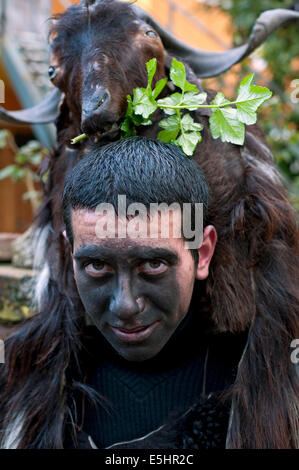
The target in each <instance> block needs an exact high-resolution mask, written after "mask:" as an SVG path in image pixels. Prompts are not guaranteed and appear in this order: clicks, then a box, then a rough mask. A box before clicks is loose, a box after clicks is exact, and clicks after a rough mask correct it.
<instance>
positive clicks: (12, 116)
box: [0, 88, 62, 124]
mask: <svg viewBox="0 0 299 470" xmlns="http://www.w3.org/2000/svg"><path fill="white" fill-rule="evenodd" d="M61 95H62V93H61V91H60V90H58V88H55V90H53V91H52V93H51V94H50V95H48V96H47V97H46V98H45V99H44V100H43V101H41V102H40V103H39V104H37V105H36V106H33V107H32V108H27V109H22V110H20V111H7V110H6V109H4V108H2V106H0V120H1V121H5V122H10V123H12V124H47V123H49V122H53V121H55V120H56V118H57V117H58V107H59V103H60V99H61Z"/></svg>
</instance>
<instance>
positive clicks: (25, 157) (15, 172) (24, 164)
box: [0, 129, 48, 213]
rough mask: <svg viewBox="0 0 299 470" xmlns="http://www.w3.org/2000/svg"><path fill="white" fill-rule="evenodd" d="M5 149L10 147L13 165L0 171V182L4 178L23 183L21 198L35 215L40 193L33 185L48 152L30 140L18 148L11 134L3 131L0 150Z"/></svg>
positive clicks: (37, 180)
mask: <svg viewBox="0 0 299 470" xmlns="http://www.w3.org/2000/svg"><path fill="white" fill-rule="evenodd" d="M5 147H10V148H11V149H12V150H13V151H14V153H15V163H13V164H11V165H7V166H6V167H5V168H3V169H2V170H0V181H1V180H3V179H5V178H11V179H12V180H13V181H19V180H22V181H24V183H25V185H26V188H27V191H26V192H25V193H24V194H23V198H24V199H28V200H29V201H30V203H31V206H32V209H33V212H34V213H35V212H36V211H37V209H38V206H39V204H40V202H41V191H38V190H36V189H35V186H34V183H35V182H39V181H40V178H39V176H38V175H37V169H38V167H39V166H40V164H41V162H42V159H43V158H44V157H45V155H47V154H48V150H47V149H45V148H43V147H42V146H41V144H40V143H39V142H37V141H36V140H30V141H29V142H27V143H26V144H25V145H23V146H22V147H20V148H19V147H18V146H17V145H16V143H15V140H14V136H13V134H12V133H11V132H10V131H9V130H6V129H3V130H0V149H3V148H5Z"/></svg>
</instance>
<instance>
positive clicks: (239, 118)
mask: <svg viewBox="0 0 299 470" xmlns="http://www.w3.org/2000/svg"><path fill="white" fill-rule="evenodd" d="M146 69H147V75H148V83H147V87H146V88H135V89H134V90H133V96H132V97H131V96H130V95H127V102H128V107H127V111H126V114H125V119H124V121H123V123H122V125H121V131H122V135H121V138H125V137H131V136H135V135H137V130H136V127H139V126H148V125H151V124H152V117H153V115H154V113H155V112H156V111H157V110H158V109H161V110H162V111H163V112H164V113H165V115H166V116H167V117H165V118H163V119H162V120H160V122H159V126H160V127H161V128H162V129H163V130H161V131H160V132H159V133H158V139H159V140H161V141H163V142H168V143H171V144H174V145H178V146H180V147H181V148H182V149H183V151H184V152H185V154H186V155H188V156H191V155H193V153H194V151H195V148H196V146H197V144H198V143H199V142H201V140H202V136H201V132H200V131H201V130H202V129H203V126H202V124H200V123H198V122H195V120H194V118H193V117H192V116H191V114H189V113H186V111H196V110H197V109H199V108H209V109H210V110H211V116H210V118H209V125H210V131H211V134H212V137H213V138H214V139H217V138H218V137H219V138H220V139H221V141H222V142H231V143H232V144H237V145H242V144H243V143H244V138H245V124H254V123H255V122H256V120H257V114H256V112H257V110H258V108H259V106H260V105H261V104H262V103H263V102H264V101H266V100H268V99H269V98H270V97H271V95H272V92H271V91H270V90H269V89H268V88H265V87H261V86H257V85H254V84H253V79H254V74H250V75H247V76H246V77H245V78H244V79H243V81H242V82H241V83H240V85H239V88H238V95H237V98H236V99H235V100H234V101H229V100H227V99H226V98H225V96H224V95H223V93H221V92H218V93H217V95H216V96H215V98H214V99H213V101H211V103H209V104H208V103H207V102H206V99H207V94H206V93H205V92H199V90H198V88H197V86H196V85H194V84H193V83H190V82H188V80H187V78H186V70H185V66H184V64H183V63H182V62H179V61H178V60H176V59H173V60H172V63H171V68H170V74H169V78H170V81H171V82H172V83H173V85H174V86H175V87H176V88H179V89H180V90H181V92H178V91H176V92H175V93H173V94H171V95H169V96H167V97H166V98H161V99H157V98H158V96H159V95H160V93H161V92H162V91H163V89H164V88H165V86H166V84H167V82H168V79H167V78H162V79H161V80H159V81H158V82H157V83H156V85H155V87H154V89H152V81H153V78H154V75H155V73H156V69H157V59H156V58H153V59H151V60H150V61H148V62H147V63H146ZM85 138H87V135H86V134H81V135H79V136H77V137H75V138H74V139H73V140H72V141H71V142H72V144H76V143H78V142H80V141H81V140H83V139H85Z"/></svg>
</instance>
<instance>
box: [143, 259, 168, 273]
mask: <svg viewBox="0 0 299 470" xmlns="http://www.w3.org/2000/svg"><path fill="white" fill-rule="evenodd" d="M166 270H167V265H166V264H165V263H163V261H160V260H152V261H146V262H145V263H142V265H141V266H140V271H141V272H142V273H145V274H161V273H164V272H165V271H166Z"/></svg>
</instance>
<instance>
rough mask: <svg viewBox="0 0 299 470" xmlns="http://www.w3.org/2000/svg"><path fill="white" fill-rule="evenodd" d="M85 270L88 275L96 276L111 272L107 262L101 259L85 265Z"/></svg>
mask: <svg viewBox="0 0 299 470" xmlns="http://www.w3.org/2000/svg"><path fill="white" fill-rule="evenodd" d="M85 271H86V273H87V274H89V276H93V277H97V276H104V275H105V274H108V273H112V272H113V269H112V267H111V266H109V264H107V263H104V262H103V261H94V262H93V263H89V264H86V265H85Z"/></svg>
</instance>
